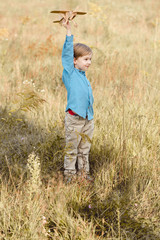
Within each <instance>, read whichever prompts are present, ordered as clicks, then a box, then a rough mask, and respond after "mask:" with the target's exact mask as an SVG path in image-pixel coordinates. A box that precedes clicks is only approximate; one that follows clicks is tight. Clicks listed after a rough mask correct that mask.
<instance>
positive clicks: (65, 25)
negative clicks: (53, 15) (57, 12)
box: [62, 19, 71, 30]
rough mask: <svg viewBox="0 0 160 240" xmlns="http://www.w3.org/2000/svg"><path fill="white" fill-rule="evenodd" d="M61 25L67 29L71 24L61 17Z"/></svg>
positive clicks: (69, 28)
mask: <svg viewBox="0 0 160 240" xmlns="http://www.w3.org/2000/svg"><path fill="white" fill-rule="evenodd" d="M62 26H63V27H65V28H66V29H67V30H71V25H70V22H69V20H68V21H67V22H66V20H65V19H63V22H62Z"/></svg>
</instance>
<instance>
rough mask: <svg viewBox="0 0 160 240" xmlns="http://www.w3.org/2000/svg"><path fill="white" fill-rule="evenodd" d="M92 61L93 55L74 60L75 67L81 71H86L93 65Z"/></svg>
mask: <svg viewBox="0 0 160 240" xmlns="http://www.w3.org/2000/svg"><path fill="white" fill-rule="evenodd" d="M91 59H92V53H90V54H87V55H85V56H82V57H78V58H77V59H76V58H74V67H75V68H77V69H79V70H82V71H86V70H88V68H89V66H90V65H91Z"/></svg>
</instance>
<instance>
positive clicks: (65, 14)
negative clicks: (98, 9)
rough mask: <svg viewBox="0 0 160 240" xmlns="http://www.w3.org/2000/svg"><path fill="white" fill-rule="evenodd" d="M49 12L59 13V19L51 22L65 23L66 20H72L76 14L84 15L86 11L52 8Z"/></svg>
mask: <svg viewBox="0 0 160 240" xmlns="http://www.w3.org/2000/svg"><path fill="white" fill-rule="evenodd" d="M51 13H58V14H61V19H59V20H56V21H53V23H60V24H62V22H63V21H64V23H67V22H68V21H72V20H73V19H74V18H75V17H76V16H77V15H84V14H86V12H80V11H76V10H75V11H59V10H54V11H51Z"/></svg>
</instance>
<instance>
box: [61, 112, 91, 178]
mask: <svg viewBox="0 0 160 240" xmlns="http://www.w3.org/2000/svg"><path fill="white" fill-rule="evenodd" d="M93 129H94V122H93V120H90V121H88V119H84V118H82V117H79V116H72V115H70V114H69V113H68V112H66V116H65V131H66V155H65V158H64V174H65V175H68V174H69V175H70V174H75V173H76V162H77V166H78V171H79V173H80V172H82V171H84V172H85V173H86V174H88V173H89V159H88V156H89V151H90V147H91V139H92V136H93Z"/></svg>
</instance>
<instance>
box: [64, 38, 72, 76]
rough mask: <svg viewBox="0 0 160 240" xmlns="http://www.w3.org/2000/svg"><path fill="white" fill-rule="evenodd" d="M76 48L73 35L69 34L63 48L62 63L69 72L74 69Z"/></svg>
mask: <svg viewBox="0 0 160 240" xmlns="http://www.w3.org/2000/svg"><path fill="white" fill-rule="evenodd" d="M73 58H74V50H73V35H71V36H67V35H66V40H65V42H64V45H63V50H62V65H63V68H64V69H65V70H66V71H67V72H68V73H71V72H72V71H73V69H74V63H73Z"/></svg>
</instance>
